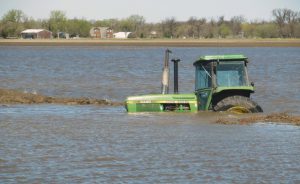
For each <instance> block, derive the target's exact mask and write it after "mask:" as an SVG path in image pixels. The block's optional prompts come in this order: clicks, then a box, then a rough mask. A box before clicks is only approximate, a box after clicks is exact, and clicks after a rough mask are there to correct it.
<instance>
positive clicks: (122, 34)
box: [114, 32, 132, 39]
mask: <svg viewBox="0 0 300 184" xmlns="http://www.w3.org/2000/svg"><path fill="white" fill-rule="evenodd" d="M131 36H132V32H117V33H114V38H119V39H126V38H130V37H131Z"/></svg>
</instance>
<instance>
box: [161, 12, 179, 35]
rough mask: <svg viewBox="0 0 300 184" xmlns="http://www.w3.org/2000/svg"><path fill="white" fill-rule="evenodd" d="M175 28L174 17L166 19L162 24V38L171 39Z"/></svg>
mask: <svg viewBox="0 0 300 184" xmlns="http://www.w3.org/2000/svg"><path fill="white" fill-rule="evenodd" d="M176 28H177V21H176V19H175V17H171V18H167V19H166V20H164V21H163V22H162V31H163V36H164V37H167V38H173V37H174V36H175V32H176Z"/></svg>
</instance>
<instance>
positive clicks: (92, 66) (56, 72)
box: [0, 47, 300, 183]
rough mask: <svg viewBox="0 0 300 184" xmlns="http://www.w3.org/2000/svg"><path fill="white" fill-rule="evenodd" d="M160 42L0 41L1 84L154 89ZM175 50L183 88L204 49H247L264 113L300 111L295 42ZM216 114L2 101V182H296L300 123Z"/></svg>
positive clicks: (60, 93)
mask: <svg viewBox="0 0 300 184" xmlns="http://www.w3.org/2000/svg"><path fill="white" fill-rule="evenodd" d="M164 49H165V48H161V47H141V48H137V47H0V88H9V89H18V90H21V91H27V92H32V91H36V92H38V93H41V94H44V95H48V96H57V97H90V98H106V99H110V100H114V101H123V100H124V99H125V98H126V96H129V95H136V94H148V93H157V92H159V91H160V78H161V71H162V63H163V54H164ZM170 49H171V50H172V51H173V53H174V54H173V55H172V57H179V58H181V60H182V61H181V62H180V66H179V67H180V68H179V77H180V83H179V84H180V92H187V93H191V92H193V90H194V68H193V65H192V64H193V61H195V60H196V59H197V58H198V57H199V56H200V55H207V54H223V53H229V54H235V53H236V54H240V53H242V54H245V55H246V56H248V57H249V60H250V64H249V73H250V77H251V80H252V81H254V82H255V86H256V88H257V91H256V93H255V94H254V95H253V99H254V100H255V101H256V102H258V103H259V104H260V105H261V106H262V108H263V109H264V110H265V112H267V113H270V112H282V111H288V112H292V113H295V114H299V113H300V111H299V109H300V108H299V107H300V103H299V102H300V97H299V87H300V82H299V81H300V75H299V70H300V55H299V53H300V49H299V48H170ZM219 116H221V117H223V116H224V115H223V114H218V113H203V112H200V113H194V114H191V113H187V114H185V113H183V114H182V113H141V114H127V113H126V112H125V109H124V108H123V107H122V106H118V107H109V106H105V107H100V106H76V105H75V106H67V105H47V104H45V105H9V106H0V183H300V176H299V173H300V166H299V165H300V157H299V154H300V142H299V140H300V129H299V127H297V126H291V125H283V124H282V125H281V124H276V125H275V124H272V123H265V124H264V123H258V124H253V125H216V124H213V123H212V122H213V121H214V120H215V119H216V118H218V117H219ZM225 116H226V115H225Z"/></svg>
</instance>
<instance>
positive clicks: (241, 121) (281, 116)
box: [216, 112, 300, 126]
mask: <svg viewBox="0 0 300 184" xmlns="http://www.w3.org/2000/svg"><path fill="white" fill-rule="evenodd" d="M258 122H263V123H269V122H270V123H287V124H292V125H297V126H300V116H295V115H291V114H289V113H287V112H282V113H272V114H268V115H251V116H248V117H241V118H239V117H235V116H231V117H228V118H219V119H218V120H216V123H218V124H225V125H236V124H238V125H247V124H252V123H258Z"/></svg>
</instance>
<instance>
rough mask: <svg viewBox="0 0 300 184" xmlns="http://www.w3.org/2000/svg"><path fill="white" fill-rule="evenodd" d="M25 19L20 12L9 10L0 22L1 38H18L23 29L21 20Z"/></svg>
mask: <svg viewBox="0 0 300 184" xmlns="http://www.w3.org/2000/svg"><path fill="white" fill-rule="evenodd" d="M25 17H26V16H25V14H24V13H23V12H22V11H21V10H15V9H13V10H9V11H8V12H7V13H6V14H5V15H4V16H3V18H2V20H1V27H0V32H1V36H2V37H4V38H6V37H18V36H19V35H20V33H21V31H22V30H23V29H24V27H23V19H24V18H25Z"/></svg>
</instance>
